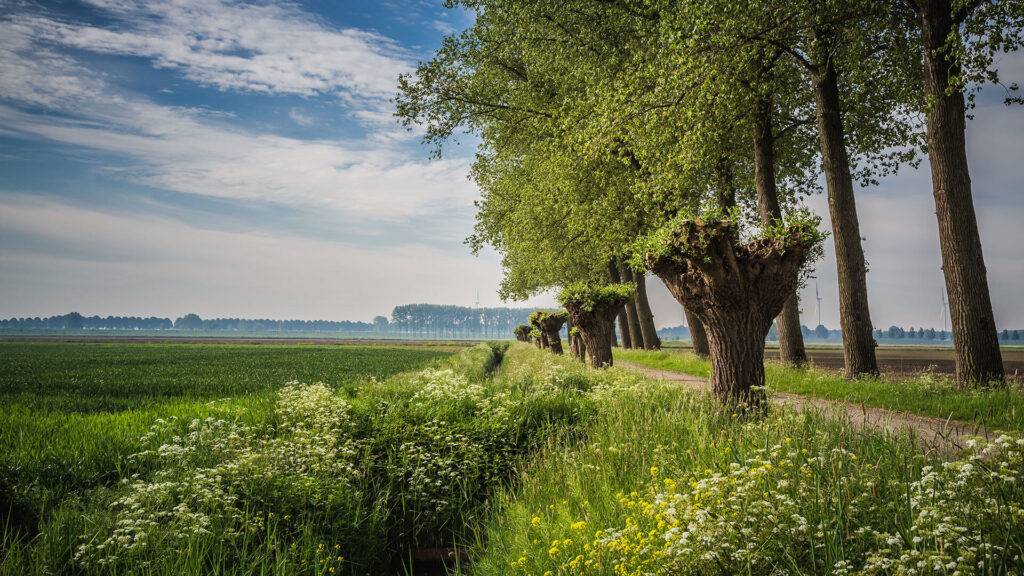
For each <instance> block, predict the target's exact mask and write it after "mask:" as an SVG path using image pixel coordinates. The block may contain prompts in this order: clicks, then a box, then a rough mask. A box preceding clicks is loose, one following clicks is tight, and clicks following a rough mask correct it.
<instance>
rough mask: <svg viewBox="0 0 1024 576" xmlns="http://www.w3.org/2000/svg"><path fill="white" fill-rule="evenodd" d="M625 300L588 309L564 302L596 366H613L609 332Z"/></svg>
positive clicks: (591, 362) (592, 363)
mask: <svg viewBox="0 0 1024 576" xmlns="http://www.w3.org/2000/svg"><path fill="white" fill-rule="evenodd" d="M624 303H625V300H618V301H615V302H608V303H607V304H606V305H605V306H603V307H597V308H594V309H593V310H591V311H587V310H585V309H584V308H582V307H579V306H576V305H574V304H573V303H571V302H566V303H564V305H565V309H566V310H568V311H569V315H570V316H571V317H572V321H573V322H574V323H575V324H576V329H577V331H578V332H579V334H580V337H581V339H582V340H583V345H584V346H585V347H586V353H587V355H589V356H590V365H591V366H593V367H594V368H604V367H608V366H611V365H612V363H613V361H612V346H611V337H610V336H609V334H608V332H609V331H610V330H611V326H612V320H614V319H615V315H616V314H618V309H619V308H621V307H622V305H623V304H624Z"/></svg>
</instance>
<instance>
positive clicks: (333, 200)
mask: <svg viewBox="0 0 1024 576" xmlns="http://www.w3.org/2000/svg"><path fill="white" fill-rule="evenodd" d="M101 4H102V7H103V8H105V9H107V10H109V11H111V12H112V13H115V14H117V15H119V16H120V17H121V18H124V19H125V20H126V22H127V21H129V20H130V21H131V22H132V26H134V28H130V29H129V30H128V31H112V30H105V29H98V28H94V27H89V26H82V25H71V24H64V23H59V22H56V21H54V20H51V19H46V18H42V17H38V16H20V17H13V18H9V19H7V20H0V97H2V98H3V99H5V100H7V101H8V102H10V103H11V104H12V105H10V106H7V105H3V104H0V127H2V128H0V130H2V131H3V133H5V134H8V135H18V136H21V137H25V138H29V139H39V138H42V139H45V140H49V141H51V142H55V143H59V144H63V145H68V146H73V147H76V148H78V149H80V150H84V151H86V152H92V153H98V154H103V155H106V156H110V155H112V156H114V157H116V158H118V160H117V161H115V162H109V161H107V162H105V163H106V165H107V166H106V168H105V169H106V170H107V171H109V172H111V173H112V174H115V175H116V176H117V177H119V178H122V179H126V180H129V181H131V182H135V183H139V184H144V185H147V186H153V187H156V188H161V189H166V190H173V191H177V192H183V193H188V194H197V195H201V196H208V197H214V198H222V199H232V200H256V201H261V202H271V203H277V204H281V205H286V206H290V207H293V208H296V209H299V210H312V211H316V212H318V213H321V214H322V215H323V216H324V217H325V218H328V219H337V220H338V224H339V225H341V226H345V227H346V228H347V229H349V230H350V231H354V232H363V233H365V232H368V231H371V230H373V229H374V228H375V227H376V226H377V225H378V224H380V223H382V222H383V223H401V222H405V221H408V220H410V219H412V218H415V217H421V218H422V217H429V216H430V215H431V214H435V215H441V214H450V213H451V211H452V209H453V207H458V206H462V207H468V206H470V204H471V202H472V199H473V198H474V197H475V196H476V191H475V189H474V188H473V186H471V185H470V183H469V182H468V181H467V180H466V178H465V175H466V172H467V161H465V160H444V161H438V162H430V161H428V160H426V159H425V158H422V157H421V158H413V157H409V156H408V155H403V153H401V152H399V151H396V150H395V148H394V143H395V142H396V141H401V140H407V139H408V138H410V137H412V136H410V135H409V133H407V132H406V131H405V130H404V129H402V128H401V127H399V126H398V125H397V124H396V122H395V121H394V119H393V118H392V117H391V111H390V107H389V104H388V103H387V100H386V99H384V98H383V97H382V94H384V93H387V95H390V94H391V90H393V88H394V82H395V75H396V74H397V71H398V70H399V69H401V67H402V64H401V62H400V61H398V60H395V59H393V58H391V57H390V56H387V55H386V54H385V55H381V54H379V53H377V52H374V51H375V50H378V49H380V48H382V47H383V48H385V49H387V50H390V49H391V48H390V46H391V45H390V43H389V42H388V41H385V40H384V39H382V38H379V37H376V36H374V35H372V34H369V33H363V32H359V31H351V30H349V31H340V32H334V31H330V30H328V29H326V28H325V27H324V26H323V25H322V24H320V23H318V22H317V21H315V20H313V19H312V18H309V17H306V16H303V15H302V14H301V13H298V12H297V9H296V8H295V7H294V6H293V5H290V4H287V5H265V6H250V5H236V4H233V3H225V2H209V3H206V2H200V3H188V2H171V3H167V4H158V3H151V4H146V3H135V2H124V3H121V2H102V3H101ZM235 18H237V21H236V20H235ZM229 23H231V25H229ZM176 25H180V26H181V29H180V30H178V29H177V28H175V27H174V26H176ZM136 29H137V30H136ZM275 34H277V36H275ZM40 38H46V39H49V41H52V42H61V43H62V44H64V45H66V46H67V45H70V46H74V47H78V48H83V49H90V50H94V51H107V52H115V53H119V54H134V55H148V56H152V57H153V58H155V59H156V61H157V62H158V63H160V65H168V66H169V65H171V63H175V65H177V66H180V67H181V68H182V70H183V73H184V74H186V75H188V76H191V77H195V78H199V77H204V78H208V79H212V78H215V77H216V78H220V80H217V81H216V82H215V83H216V84H217V85H219V86H221V87H224V88H228V87H231V86H235V84H234V83H235V81H236V80H238V82H241V84H238V86H240V87H243V88H247V89H251V90H258V89H259V86H261V85H263V84H259V85H257V84H253V85H245V79H246V78H250V77H253V75H255V76H259V77H261V78H264V79H268V83H266V84H265V86H266V87H268V89H271V90H274V91H280V92H294V93H304V92H305V91H306V88H307V87H312V88H310V89H311V90H325V91H327V90H335V91H342V95H343V100H344V101H345V103H346V105H349V106H354V107H355V108H353V115H354V116H355V117H357V118H358V119H360V120H362V121H363V122H365V123H368V124H380V125H386V126H387V127H388V128H387V129H381V130H377V131H374V133H373V135H371V136H370V137H368V138H366V139H365V140H363V141H358V140H334V139H319V140H303V139H296V138H288V137H283V136H278V135H275V134H270V133H260V132H253V131H250V130H245V129H241V128H238V127H237V126H236V125H235V124H233V123H232V122H231V120H232V118H233V115H232V114H230V113H226V112H220V111H212V110H205V109H195V108H181V107H170V106H161V105H157V104H155V103H153V102H151V101H150V100H148V99H147V98H145V97H143V96H140V95H137V94H132V93H127V92H125V91H123V90H119V89H118V88H117V87H116V86H114V85H111V84H110V83H109V82H107V81H106V80H105V79H104V78H103V77H101V76H99V75H97V74H96V73H95V72H93V71H92V70H90V69H89V68H88V67H86V66H85V65H83V64H81V63H79V62H77V61H76V60H74V59H73V58H71V57H69V56H66V55H61V54H58V53H56V52H53V51H52V49H51V48H50V47H48V46H47V45H46V44H43V43H40V42H41V41H40ZM356 44H358V45H359V46H361V47H360V48H358V49H357V48H352V49H351V50H349V51H348V52H346V49H345V48H344V47H345V46H350V47H352V46H356ZM240 50H243V51H257V50H258V52H257V53H256V54H248V53H247V54H248V55H247V56H246V57H244V58H243V57H242V56H234V55H230V56H225V54H227V53H234V52H237V51H240ZM374 54H377V55H376V56H374ZM382 58H383V59H384V60H386V61H384V60H381V59H382ZM242 60H245V62H242ZM349 60H352V62H349ZM277 61H282V62H288V63H289V65H288V66H284V65H282V66H284V67H285V68H288V70H289V72H288V74H286V75H283V76H282V75H278V74H277V73H276V72H274V70H275V69H274V66H273V65H271V64H270V63H272V62H277ZM246 62H247V63H246ZM353 62H354V63H353ZM349 64H351V66H349ZM215 69H216V70H219V72H218V71H215ZM243 69H244V70H246V72H245V73H242V72H241V70H243ZM371 69H372V71H371ZM291 74H294V76H289V75H291ZM232 78H233V79H235V80H232ZM210 81H211V82H212V80H210ZM346 91H347V92H346ZM360 91H362V92H360ZM35 108H43V109H44V110H45V112H44V113H39V112H36V111H35V110H34V109H35ZM51 112H57V113H58V114H53V113H51ZM289 116H290V117H291V119H292V120H293V121H295V122H296V123H299V124H301V125H309V124H311V123H312V122H313V118H312V117H311V116H309V115H307V114H304V113H303V112H302V111H301V110H299V109H297V108H292V109H291V110H290V114H289ZM466 228H467V229H468V225H467V226H466ZM464 232H465V231H460V232H456V233H455V234H456V235H461V234H463V233H464Z"/></svg>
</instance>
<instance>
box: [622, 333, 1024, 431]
mask: <svg viewBox="0 0 1024 576" xmlns="http://www.w3.org/2000/svg"><path fill="white" fill-rule="evenodd" d="M815 352H816V351H814V350H812V351H810V353H811V355H812V356H811V357H812V358H814V353H815ZM880 352H883V351H880ZM884 352H889V351H888V350H887V351H884ZM925 352H928V351H925ZM841 353H842V351H840V356H841ZM615 357H616V358H619V359H622V360H625V361H627V362H634V363H636V364H640V365H643V366H647V367H649V368H657V369H659V370H671V371H675V372H683V373H686V374H692V375H694V376H701V377H705V378H706V377H709V376H710V375H711V362H709V361H707V360H702V359H700V358H697V357H696V356H695V355H694V354H693V353H692V352H690V351H689V350H680V349H667V350H662V351H657V352H646V351H640V350H616V352H615ZM765 384H766V385H767V387H768V390H769V391H772V390H774V391H777V392H789V393H792V394H802V395H805V396H811V397H817V398H825V399H828V400H837V401H841V402H850V403H854V404H861V403H863V404H865V405H868V406H878V407H880V408H887V409H889V410H898V411H901V412H910V413H913V414H920V415H922V416H931V417H935V418H943V419H945V418H952V419H953V420H960V421H963V422H972V423H975V424H978V425H981V426H984V427H985V428H988V429H990V430H993V431H995V430H1006V431H1015V432H1024V382H1021V381H1020V380H1019V379H1015V378H1014V379H1011V382H1010V384H1009V385H1008V386H1006V387H1004V388H996V389H985V388H982V389H969V390H964V389H960V388H958V387H957V386H956V384H955V383H954V382H953V380H952V378H951V377H950V376H949V375H947V374H941V373H938V372H934V371H925V372H920V371H918V372H917V373H914V374H908V373H903V372H896V373H888V374H886V375H884V376H883V377H881V378H865V379H861V380H856V381H848V380H846V379H845V378H844V377H843V376H842V375H841V373H839V372H837V371H836V370H835V369H822V368H818V367H817V366H816V365H812V367H810V368H806V369H803V370H794V369H792V368H788V367H785V366H783V365H782V364H781V363H779V362H778V361H775V360H769V361H768V362H767V363H766V365H765Z"/></svg>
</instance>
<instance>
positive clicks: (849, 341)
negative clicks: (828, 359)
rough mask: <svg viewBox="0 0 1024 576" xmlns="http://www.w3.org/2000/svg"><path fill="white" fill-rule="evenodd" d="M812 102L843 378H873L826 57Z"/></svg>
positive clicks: (846, 164)
mask: <svg viewBox="0 0 1024 576" xmlns="http://www.w3.org/2000/svg"><path fill="white" fill-rule="evenodd" d="M811 82H812V84H813V88H814V102H815V108H816V116H817V121H818V134H819V136H820V139H821V162H822V165H823V167H824V170H825V183H826V186H827V188H828V210H829V216H830V217H831V219H832V241H833V244H834V245H835V249H836V268H837V269H838V280H839V321H840V325H841V327H842V330H843V355H844V357H845V360H846V377H847V378H854V377H857V376H861V375H876V374H878V361H877V360H876V358H875V338H874V334H873V328H872V326H871V312H870V310H869V308H868V285H867V268H866V265H865V262H864V248H863V246H861V237H860V223H859V221H858V220H857V204H856V202H855V200H854V194H853V177H852V175H851V173H850V158H849V156H848V155H847V151H846V142H845V139H844V138H845V136H844V133H843V132H844V130H843V116H842V111H841V108H840V101H839V83H838V77H837V72H836V68H835V66H834V64H833V61H832V60H831V58H829V59H826V60H825V62H824V63H823V64H821V65H820V67H818V68H815V69H814V70H812V73H811Z"/></svg>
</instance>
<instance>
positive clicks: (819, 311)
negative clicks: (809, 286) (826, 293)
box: [814, 282, 821, 326]
mask: <svg viewBox="0 0 1024 576" xmlns="http://www.w3.org/2000/svg"><path fill="white" fill-rule="evenodd" d="M814 299H815V300H817V301H818V303H817V304H816V305H815V308H817V309H818V326H821V295H819V294H818V283H817V282H815V283H814Z"/></svg>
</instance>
